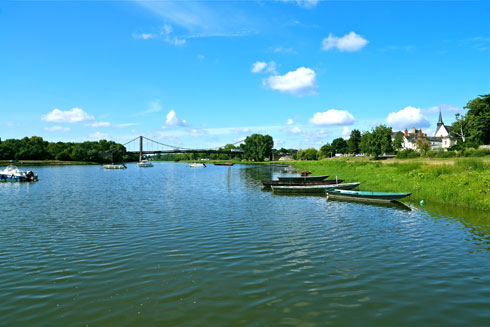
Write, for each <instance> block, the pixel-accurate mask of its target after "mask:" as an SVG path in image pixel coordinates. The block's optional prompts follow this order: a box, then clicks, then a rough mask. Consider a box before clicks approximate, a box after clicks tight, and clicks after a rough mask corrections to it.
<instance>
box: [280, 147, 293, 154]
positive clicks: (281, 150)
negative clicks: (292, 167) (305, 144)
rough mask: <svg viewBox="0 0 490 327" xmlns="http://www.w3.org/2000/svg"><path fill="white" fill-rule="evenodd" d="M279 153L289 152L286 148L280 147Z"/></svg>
mask: <svg viewBox="0 0 490 327" xmlns="http://www.w3.org/2000/svg"><path fill="white" fill-rule="evenodd" d="M279 153H280V154H289V153H290V152H289V151H288V150H287V149H285V148H280V149H279Z"/></svg>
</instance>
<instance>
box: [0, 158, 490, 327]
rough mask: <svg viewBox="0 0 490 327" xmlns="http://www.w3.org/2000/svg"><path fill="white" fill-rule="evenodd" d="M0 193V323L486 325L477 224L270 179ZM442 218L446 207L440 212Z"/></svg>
mask: <svg viewBox="0 0 490 327" xmlns="http://www.w3.org/2000/svg"><path fill="white" fill-rule="evenodd" d="M36 171H37V172H38V173H39V176H40V181H39V182H38V183H34V184H0V198H1V199H2V200H3V201H2V205H1V206H0V226H1V227H0V285H1V288H0V295H1V296H0V298H1V300H2V305H1V306H0V317H2V322H1V323H0V324H1V325H2V326H4V325H5V326H64V327H65V326H85V325H89V326H90V325H92V326H180V325H182V326H202V325H212V326H276V325H281V324H282V325H297V326H325V325H334V326H354V325H355V326H373V325H376V326H399V325H405V326H486V325H487V323H488V321H489V319H490V312H489V310H488V303H489V302H488V301H489V298H490V286H489V285H490V251H488V249H489V233H488V230H489V228H488V225H489V220H488V217H485V216H484V215H483V214H480V213H473V212H470V211H467V210H464V211H461V212H459V211H457V210H454V209H447V208H444V207H441V208H433V207H432V206H427V205H426V206H424V207H422V208H421V207H414V210H412V211H408V210H400V208H398V207H395V208H393V207H386V206H375V205H369V204H362V203H352V202H344V201H333V200H328V201H327V200H326V197H325V196H311V195H308V196H304V195H299V196H297V195H294V196H287V195H275V194H273V193H271V192H263V191H262V183H261V180H262V179H271V178H275V177H276V176H277V175H283V173H282V171H281V168H273V169H271V168H270V167H264V166H241V165H235V166H233V167H222V166H209V167H208V168H205V169H190V168H188V167H187V165H186V164H180V163H156V164H155V167H154V168H148V169H140V168H138V167H137V166H136V165H129V166H128V170H126V171H107V170H104V169H102V167H100V166H92V167H87V166H74V167H36ZM444 210H445V211H444Z"/></svg>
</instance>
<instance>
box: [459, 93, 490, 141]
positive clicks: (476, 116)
mask: <svg viewBox="0 0 490 327" xmlns="http://www.w3.org/2000/svg"><path fill="white" fill-rule="evenodd" d="M464 108H465V109H467V110H468V112H467V113H466V115H464V116H461V115H459V114H456V121H455V122H454V123H453V125H452V129H451V132H450V133H451V136H452V137H455V138H457V139H458V141H461V142H462V143H463V144H464V143H468V144H469V145H470V146H474V147H477V146H478V145H481V144H489V143H490V94H486V95H480V96H479V97H477V98H475V99H473V100H471V101H469V102H468V104H467V105H466V106H465V107H464Z"/></svg>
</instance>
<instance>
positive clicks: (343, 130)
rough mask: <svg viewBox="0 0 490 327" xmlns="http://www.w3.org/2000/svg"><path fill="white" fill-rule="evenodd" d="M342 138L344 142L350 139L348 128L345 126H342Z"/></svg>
mask: <svg viewBox="0 0 490 327" xmlns="http://www.w3.org/2000/svg"><path fill="white" fill-rule="evenodd" d="M342 137H343V138H344V139H345V140H348V139H349V138H350V128H349V127H347V126H344V129H342Z"/></svg>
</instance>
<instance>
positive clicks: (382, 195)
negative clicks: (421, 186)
mask: <svg viewBox="0 0 490 327" xmlns="http://www.w3.org/2000/svg"><path fill="white" fill-rule="evenodd" d="M326 192H327V195H328V197H329V198H333V199H345V200H354V201H369V202H392V201H397V200H400V199H402V198H404V197H407V196H409V195H411V194H412V193H389V192H365V191H348V190H339V189H333V190H328V189H327V190H326Z"/></svg>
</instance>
